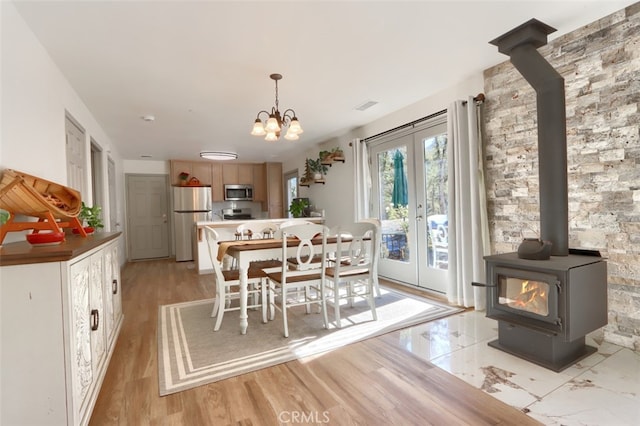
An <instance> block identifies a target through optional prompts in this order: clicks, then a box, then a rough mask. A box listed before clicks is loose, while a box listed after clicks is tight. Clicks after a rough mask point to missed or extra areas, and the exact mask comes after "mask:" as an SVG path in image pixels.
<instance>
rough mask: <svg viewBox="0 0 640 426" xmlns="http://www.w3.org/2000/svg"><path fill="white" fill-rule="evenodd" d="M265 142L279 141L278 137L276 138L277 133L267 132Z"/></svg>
mask: <svg viewBox="0 0 640 426" xmlns="http://www.w3.org/2000/svg"><path fill="white" fill-rule="evenodd" d="M264 140H266V141H269V142H275V141H277V140H278V137H277V136H276V132H267V136H265V138H264Z"/></svg>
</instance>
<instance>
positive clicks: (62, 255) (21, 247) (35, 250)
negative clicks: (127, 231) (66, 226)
mask: <svg viewBox="0 0 640 426" xmlns="http://www.w3.org/2000/svg"><path fill="white" fill-rule="evenodd" d="M120 234H122V232H96V233H94V234H92V235H89V236H87V237H86V238H83V237H81V236H79V235H67V236H66V240H65V241H64V242H62V243H61V244H58V245H55V246H33V245H31V244H29V243H28V242H27V241H26V240H25V241H18V242H15V243H8V244H3V245H2V247H0V266H9V265H27V264H32V263H45V262H65V261H67V260H70V259H73V258H74V257H77V256H80V255H81V254H83V253H86V252H88V251H89V250H92V249H94V248H96V247H98V246H101V245H102V244H105V243H107V242H109V241H111V240H113V239H116V238H118V236H120Z"/></svg>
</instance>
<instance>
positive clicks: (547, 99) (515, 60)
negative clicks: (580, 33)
mask: <svg viewBox="0 0 640 426" xmlns="http://www.w3.org/2000/svg"><path fill="white" fill-rule="evenodd" d="M554 31H556V29H555V28H552V27H550V26H548V25H546V24H543V23H542V22H540V21H538V20H537V19H531V20H530V21H527V22H525V23H524V24H522V25H520V26H518V27H516V28H514V29H513V30H511V31H509V32H507V33H505V34H503V35H502V36H500V37H498V38H496V39H495V40H492V41H490V42H489V43H491V44H493V45H495V46H498V51H499V52H500V53H504V54H505V55H508V56H509V57H510V58H511V63H512V64H513V66H514V67H515V68H516V69H517V70H518V71H519V72H520V74H522V76H523V77H524V78H525V80H527V81H528V82H529V84H530V85H531V86H532V87H533V88H534V89H535V91H536V94H537V109H538V176H539V181H540V182H539V183H540V194H539V198H540V238H541V239H542V240H543V241H551V243H552V244H553V246H552V247H551V255H552V256H568V255H569V206H568V205H569V202H568V194H567V126H566V112H565V96H564V79H563V78H562V76H561V75H560V74H559V73H558V72H557V71H556V70H555V69H554V68H553V67H552V66H551V65H550V64H549V63H548V62H547V61H546V60H545V59H544V58H543V57H542V55H540V53H538V51H537V50H536V49H537V48H538V47H541V46H544V45H545V44H547V35H548V34H551V33H552V32H554Z"/></svg>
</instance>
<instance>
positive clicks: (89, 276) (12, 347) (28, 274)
mask: <svg viewBox="0 0 640 426" xmlns="http://www.w3.org/2000/svg"><path fill="white" fill-rule="evenodd" d="M89 238H91V239H82V238H81V237H77V238H76V237H68V242H66V243H63V244H62V245H60V247H51V248H50V247H38V248H31V247H30V246H28V245H27V246H24V251H25V256H24V259H25V262H27V263H23V264H19V261H16V260H15V258H16V257H15V256H14V257H13V258H12V255H15V254H16V253H18V252H19V251H20V249H21V248H22V246H20V244H22V243H11V244H6V245H5V246H3V247H2V248H1V249H0V265H2V266H1V267H0V320H1V323H0V327H1V331H2V346H1V347H0V351H1V355H0V363H1V380H0V402H1V405H0V424H7V425H14V424H15V425H22V424H38V425H40V424H42V425H44V424H46V425H86V424H87V423H88V422H89V419H90V418H91V411H92V410H93V406H94V405H95V402H96V399H97V396H98V393H99V391H100V386H101V384H102V380H103V378H104V375H105V373H106V370H107V366H108V361H109V359H110V356H111V354H112V352H113V349H114V348H115V341H116V339H117V336H118V333H119V331H120V327H121V324H122V308H121V306H122V303H121V295H120V263H119V258H118V239H119V233H104V234H103V235H100V234H96V236H92V237H89ZM14 244H18V245H17V246H14ZM25 244H26V243H25ZM65 245H67V246H65ZM12 250H13V251H12ZM38 250H40V251H38ZM47 250H48V251H47ZM43 253H45V255H43ZM46 254H50V256H49V257H47V256H46ZM34 256H36V257H37V259H35V260H38V262H36V263H33V262H34ZM52 259H55V261H52Z"/></svg>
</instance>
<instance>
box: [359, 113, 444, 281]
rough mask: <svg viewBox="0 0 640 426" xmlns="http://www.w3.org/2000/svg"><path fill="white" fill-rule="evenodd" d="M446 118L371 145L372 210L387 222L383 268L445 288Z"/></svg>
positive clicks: (391, 273)
mask: <svg viewBox="0 0 640 426" xmlns="http://www.w3.org/2000/svg"><path fill="white" fill-rule="evenodd" d="M445 118H446V117H442V118H441V119H440V120H439V121H438V122H435V123H433V122H432V123H429V124H428V125H425V126H423V127H421V128H420V129H418V130H416V129H412V131H411V132H407V133H404V134H400V135H396V136H393V137H389V138H387V139H386V140H384V141H380V142H378V143H375V144H372V145H370V147H369V149H370V151H369V152H370V157H371V174H372V184H373V193H374V194H377V196H376V195H374V196H373V197H372V199H373V213H374V215H375V216H376V217H378V218H379V219H380V221H381V223H382V247H381V250H380V253H381V255H380V262H379V271H378V272H379V274H380V275H381V276H383V277H387V278H390V279H393V280H396V281H400V282H405V283H408V284H412V285H418V286H420V287H424V288H427V289H429V290H433V291H436V292H440V293H446V287H447V277H448V275H447V265H448V256H449V254H448V244H447V233H448V220H447V174H446V173H447V170H446V165H447V159H446V142H447V137H446V120H445ZM403 187H404V188H403Z"/></svg>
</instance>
